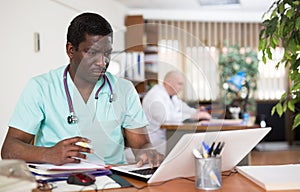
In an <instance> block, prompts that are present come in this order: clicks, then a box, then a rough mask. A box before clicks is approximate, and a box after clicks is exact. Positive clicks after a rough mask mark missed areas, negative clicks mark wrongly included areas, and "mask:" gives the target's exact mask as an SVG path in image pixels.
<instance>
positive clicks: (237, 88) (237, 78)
mask: <svg viewBox="0 0 300 192" xmlns="http://www.w3.org/2000/svg"><path fill="white" fill-rule="evenodd" d="M227 84H228V88H229V90H230V91H232V92H234V93H236V94H237V95H238V93H240V92H242V94H241V96H240V97H241V98H242V99H243V113H246V112H247V106H246V105H247V102H248V98H249V84H248V82H247V81H246V73H245V72H243V71H239V72H237V73H236V74H235V75H233V76H231V77H230V78H229V79H228V80H227ZM243 87H245V88H246V91H247V92H246V94H244V92H243V90H245V89H243Z"/></svg>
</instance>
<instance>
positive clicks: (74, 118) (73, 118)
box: [67, 114, 78, 124]
mask: <svg viewBox="0 0 300 192" xmlns="http://www.w3.org/2000/svg"><path fill="white" fill-rule="evenodd" d="M67 121H68V123H69V124H75V123H77V122H78V118H77V116H75V115H73V114H72V115H69V116H68V118H67Z"/></svg>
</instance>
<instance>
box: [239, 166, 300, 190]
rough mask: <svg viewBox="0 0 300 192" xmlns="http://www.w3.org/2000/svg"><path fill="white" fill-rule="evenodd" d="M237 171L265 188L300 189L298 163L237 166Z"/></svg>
mask: <svg viewBox="0 0 300 192" xmlns="http://www.w3.org/2000/svg"><path fill="white" fill-rule="evenodd" d="M237 171H238V172H239V173H240V174H242V175H244V176H245V177H247V178H248V179H250V180H251V181H253V182H255V183H256V184H258V185H259V186H261V187H262V188H264V189H266V190H299V189H300V164H288V165H267V166H238V167H237Z"/></svg>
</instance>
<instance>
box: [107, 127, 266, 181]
mask: <svg viewBox="0 0 300 192" xmlns="http://www.w3.org/2000/svg"><path fill="white" fill-rule="evenodd" d="M270 130H271V128H270V127H267V128H254V129H243V130H232V131H218V132H202V133H188V134H184V135H183V136H182V137H181V138H180V140H179V141H178V143H177V144H176V145H175V146H174V148H173V149H172V150H171V151H170V153H169V154H168V155H167V156H166V158H165V159H164V161H163V162H162V163H161V165H160V166H159V167H158V168H155V169H154V170H155V172H154V173H148V174H140V173H139V172H140V171H141V170H143V169H146V172H147V170H148V171H149V170H150V171H153V170H151V169H150V168H149V166H148V165H145V166H143V167H140V168H137V167H136V165H135V164H132V165H122V166H113V167H112V169H111V170H112V171H113V172H115V173H118V174H122V175H125V176H129V177H133V178H135V179H138V180H142V181H146V182H147V183H149V184H150V183H156V182H162V181H167V180H170V179H174V178H178V177H192V176H195V165H194V156H193V153H192V151H193V149H194V148H199V147H200V146H201V142H202V141H205V142H206V143H207V144H208V145H211V144H212V142H216V143H217V142H225V146H224V148H223V151H222V171H229V170H232V169H233V168H235V166H236V165H237V164H238V163H239V162H240V161H241V160H242V159H243V158H244V157H245V156H246V155H247V154H248V153H249V152H250V151H251V150H252V149H253V148H254V147H255V146H256V145H257V144H258V142H259V141H260V140H261V139H262V138H264V137H265V136H266V135H267V133H268V132H269V131H270ZM150 171H149V172H150Z"/></svg>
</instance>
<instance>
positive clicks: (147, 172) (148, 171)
mask: <svg viewBox="0 0 300 192" xmlns="http://www.w3.org/2000/svg"><path fill="white" fill-rule="evenodd" d="M157 168H158V167H153V168H146V169H137V170H132V171H130V172H133V173H138V174H141V175H152V174H153V173H154V172H155V171H156V169H157Z"/></svg>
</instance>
